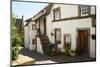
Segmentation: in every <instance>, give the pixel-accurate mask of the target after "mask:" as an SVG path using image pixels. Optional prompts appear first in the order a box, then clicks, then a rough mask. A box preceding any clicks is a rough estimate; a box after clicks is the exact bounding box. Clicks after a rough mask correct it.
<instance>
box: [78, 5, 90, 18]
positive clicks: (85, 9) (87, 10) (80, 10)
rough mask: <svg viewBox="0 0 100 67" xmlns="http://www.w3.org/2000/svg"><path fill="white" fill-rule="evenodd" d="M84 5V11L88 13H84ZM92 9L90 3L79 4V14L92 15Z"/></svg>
mask: <svg viewBox="0 0 100 67" xmlns="http://www.w3.org/2000/svg"><path fill="white" fill-rule="evenodd" d="M82 7H84V13H85V12H86V14H83V13H82V11H83V9H82ZM90 10H91V6H89V5H79V13H80V14H79V15H80V16H88V15H90Z"/></svg>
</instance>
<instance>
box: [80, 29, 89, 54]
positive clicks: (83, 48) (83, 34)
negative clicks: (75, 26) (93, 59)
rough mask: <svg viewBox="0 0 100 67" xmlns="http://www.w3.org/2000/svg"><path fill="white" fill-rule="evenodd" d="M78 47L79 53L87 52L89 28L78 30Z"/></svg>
mask: <svg viewBox="0 0 100 67" xmlns="http://www.w3.org/2000/svg"><path fill="white" fill-rule="evenodd" d="M78 48H80V53H81V54H88V49H89V30H78Z"/></svg>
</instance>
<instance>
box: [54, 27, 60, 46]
mask: <svg viewBox="0 0 100 67" xmlns="http://www.w3.org/2000/svg"><path fill="white" fill-rule="evenodd" d="M57 30H58V31H60V40H59V41H57V35H56V34H57ZM55 43H58V44H60V43H61V29H60V28H56V29H55Z"/></svg>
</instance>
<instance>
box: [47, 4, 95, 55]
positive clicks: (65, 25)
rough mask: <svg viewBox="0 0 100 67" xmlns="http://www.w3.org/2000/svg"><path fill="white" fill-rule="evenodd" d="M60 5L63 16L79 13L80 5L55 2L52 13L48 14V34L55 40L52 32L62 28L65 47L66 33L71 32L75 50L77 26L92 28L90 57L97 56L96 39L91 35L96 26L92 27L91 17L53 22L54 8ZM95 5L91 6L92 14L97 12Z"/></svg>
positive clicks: (62, 39)
mask: <svg viewBox="0 0 100 67" xmlns="http://www.w3.org/2000/svg"><path fill="white" fill-rule="evenodd" d="M57 7H60V9H61V18H67V17H72V16H73V17H74V16H77V15H78V6H77V5H67V6H65V5H60V4H54V6H53V7H52V10H51V13H50V14H49V15H48V16H47V35H48V37H49V39H50V41H51V42H54V37H52V36H51V32H53V33H54V29H55V28H61V46H60V47H61V48H62V49H63V42H64V37H63V35H64V34H71V39H72V43H71V44H72V45H71V49H72V50H75V48H76V39H77V32H76V29H77V28H90V51H89V52H90V57H95V40H92V38H91V35H92V34H95V28H92V24H91V23H92V22H91V18H86V19H77V20H67V21H57V22H52V20H53V9H54V8H57ZM94 9H95V7H94V6H92V7H91V14H95V10H94Z"/></svg>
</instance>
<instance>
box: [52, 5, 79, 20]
mask: <svg viewBox="0 0 100 67" xmlns="http://www.w3.org/2000/svg"><path fill="white" fill-rule="evenodd" d="M58 7H60V11H61V18H70V17H76V16H78V6H77V5H63V4H54V6H53V7H52V10H51V15H52V17H51V18H52V20H53V9H54V8H58Z"/></svg>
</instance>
